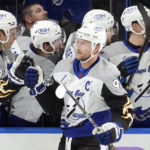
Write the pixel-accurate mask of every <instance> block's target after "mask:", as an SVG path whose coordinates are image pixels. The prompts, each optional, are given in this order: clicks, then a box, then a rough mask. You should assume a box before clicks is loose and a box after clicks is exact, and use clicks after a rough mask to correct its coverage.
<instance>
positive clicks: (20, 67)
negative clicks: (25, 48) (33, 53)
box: [8, 55, 34, 85]
mask: <svg viewBox="0 0 150 150" xmlns="http://www.w3.org/2000/svg"><path fill="white" fill-rule="evenodd" d="M33 65H34V61H33V59H32V58H30V57H29V56H26V55H20V56H18V57H17V59H16V61H14V62H13V64H12V66H11V67H10V69H9V71H8V79H9V82H10V83H12V84H16V85H24V79H25V72H26V69H27V68H28V67H29V66H33Z"/></svg>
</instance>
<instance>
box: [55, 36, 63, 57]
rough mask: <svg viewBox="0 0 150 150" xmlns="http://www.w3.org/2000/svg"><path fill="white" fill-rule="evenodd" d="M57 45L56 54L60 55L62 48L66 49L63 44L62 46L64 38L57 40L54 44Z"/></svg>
mask: <svg viewBox="0 0 150 150" xmlns="http://www.w3.org/2000/svg"><path fill="white" fill-rule="evenodd" d="M54 45H55V54H58V53H59V51H60V49H61V48H64V46H63V44H62V38H59V39H57V40H56V41H55V42H54Z"/></svg>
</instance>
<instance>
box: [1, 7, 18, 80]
mask: <svg viewBox="0 0 150 150" xmlns="http://www.w3.org/2000/svg"><path fill="white" fill-rule="evenodd" d="M16 38H17V21H16V18H15V16H14V15H13V14H11V13H10V12H8V11H5V10H0V78H2V77H4V76H5V75H7V66H8V65H9V64H10V63H11V62H13V61H14V57H13V55H12V53H11V51H10V48H11V45H12V43H13V42H14V40H15V39H16Z"/></svg>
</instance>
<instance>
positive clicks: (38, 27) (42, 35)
mask: <svg viewBox="0 0 150 150" xmlns="http://www.w3.org/2000/svg"><path fill="white" fill-rule="evenodd" d="M30 33H31V41H32V43H33V45H34V47H35V48H37V49H40V50H42V51H43V52H44V53H54V52H55V41H56V40H57V39H59V38H61V35H62V31H61V28H60V26H59V25H58V24H57V23H55V22H54V21H50V20H43V21H37V22H36V23H35V24H34V25H33V26H32V28H31V30H30ZM45 42H49V44H50V46H51V47H52V48H53V51H52V52H48V51H46V50H45V49H44V47H43V44H44V43H45Z"/></svg>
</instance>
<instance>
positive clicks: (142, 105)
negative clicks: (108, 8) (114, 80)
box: [102, 6, 150, 127]
mask: <svg viewBox="0 0 150 150" xmlns="http://www.w3.org/2000/svg"><path fill="white" fill-rule="evenodd" d="M145 10H146V12H147V14H148V16H149V17H150V10H149V9H148V8H146V7H145ZM121 23H122V25H123V26H124V27H125V29H126V31H127V32H129V34H130V35H129V38H128V39H127V40H126V41H119V42H115V43H112V44H111V45H110V46H107V47H105V48H104V50H103V51H104V53H103V54H102V56H103V57H105V58H107V59H109V60H110V61H111V62H112V63H114V64H115V65H117V66H118V68H119V69H121V68H122V69H123V70H122V71H121V75H122V77H123V78H122V82H124V83H125V84H126V83H127V81H128V77H129V75H130V74H133V73H135V75H134V77H133V79H132V81H131V82H130V84H129V87H130V88H129V89H127V90H128V92H129V95H130V96H131V97H130V99H131V101H132V104H133V107H134V108H135V109H134V114H135V119H134V123H133V127H150V118H149V110H150V101H149V96H150V94H149V90H147V92H146V93H145V94H144V95H143V96H142V97H141V98H140V99H139V100H138V101H137V102H135V101H134V100H135V98H136V97H137V96H138V95H139V94H140V93H141V91H142V90H143V89H144V88H145V87H146V85H147V84H148V81H149V65H150V61H149V58H150V52H149V48H150V45H149V44H148V46H147V48H146V51H145V53H144V55H143V56H142V58H141V60H140V63H139V60H138V58H137V57H138V56H139V53H140V51H141V48H142V46H143V44H144V41H145V24H144V21H143V18H142V15H141V13H140V11H139V10H138V8H137V6H130V7H128V8H126V9H125V10H124V11H123V13H122V15H121ZM131 56H132V57H131ZM129 57H131V58H129ZM122 61H124V62H123V63H121V62H122ZM131 89H132V90H131Z"/></svg>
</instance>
